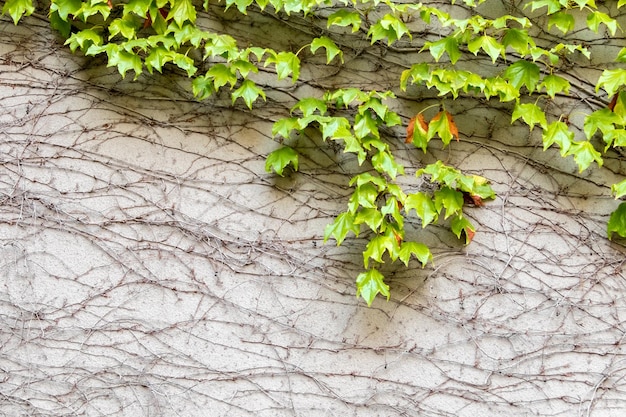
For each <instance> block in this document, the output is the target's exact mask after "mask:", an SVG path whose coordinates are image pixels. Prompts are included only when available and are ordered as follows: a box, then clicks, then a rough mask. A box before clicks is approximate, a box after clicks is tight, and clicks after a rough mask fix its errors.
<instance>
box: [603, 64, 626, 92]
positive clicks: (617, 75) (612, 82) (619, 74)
mask: <svg viewBox="0 0 626 417" xmlns="http://www.w3.org/2000/svg"><path fill="white" fill-rule="evenodd" d="M624 84H626V69H622V68H617V69H612V70H604V71H603V72H602V75H601V76H600V79H599V80H598V83H597V84H596V92H598V90H600V88H604V91H606V92H607V94H608V95H609V96H612V95H614V94H615V93H616V92H617V90H619V89H620V87H621V86H623V85H624Z"/></svg>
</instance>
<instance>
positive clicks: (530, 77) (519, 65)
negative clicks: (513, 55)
mask: <svg viewBox="0 0 626 417" xmlns="http://www.w3.org/2000/svg"><path fill="white" fill-rule="evenodd" d="M504 78H505V79H507V80H508V81H509V82H510V83H511V84H512V85H513V87H515V88H517V89H519V88H521V87H522V86H526V88H527V89H528V91H529V92H530V93H532V92H533V91H535V87H536V86H537V83H538V82H539V66H537V64H534V63H532V62H528V61H525V60H520V61H517V62H516V63H514V64H512V65H510V66H509V67H508V68H507V69H506V71H505V72H504Z"/></svg>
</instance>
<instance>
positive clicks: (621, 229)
mask: <svg viewBox="0 0 626 417" xmlns="http://www.w3.org/2000/svg"><path fill="white" fill-rule="evenodd" d="M606 232H607V234H608V236H609V240H610V239H612V237H613V233H617V234H618V235H619V236H620V237H626V203H621V204H620V205H619V206H618V207H617V210H615V211H614V212H613V213H611V217H610V218H609V222H608V224H607V226H606Z"/></svg>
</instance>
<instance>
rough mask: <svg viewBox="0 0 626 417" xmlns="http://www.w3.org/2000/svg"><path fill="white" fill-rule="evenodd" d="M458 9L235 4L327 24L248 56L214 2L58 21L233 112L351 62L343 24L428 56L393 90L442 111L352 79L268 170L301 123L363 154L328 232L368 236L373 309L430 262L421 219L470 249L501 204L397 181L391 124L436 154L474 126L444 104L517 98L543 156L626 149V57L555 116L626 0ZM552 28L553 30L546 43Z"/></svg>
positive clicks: (76, 7)
mask: <svg viewBox="0 0 626 417" xmlns="http://www.w3.org/2000/svg"><path fill="white" fill-rule="evenodd" d="M454 3H455V2H454V1H452V2H451V3H447V4H444V3H443V2H434V1H426V2H425V3H402V2H394V1H391V0H384V1H381V0H352V1H347V0H346V1H343V2H335V3H333V2H329V1H326V0H225V6H226V9H236V10H237V12H238V13H241V14H243V15H245V14H247V13H248V10H249V9H250V10H252V9H254V10H255V11H260V12H263V13H267V14H274V15H281V16H285V15H286V16H287V17H288V16H290V15H295V14H297V15H303V16H314V17H315V18H316V19H317V20H319V21H324V22H325V27H326V30H325V31H324V34H323V35H322V36H318V37H315V38H314V39H313V40H312V41H311V42H310V43H309V44H307V45H300V46H299V48H300V49H299V50H297V51H296V52H293V51H286V50H273V49H271V48H267V47H261V46H257V45H249V46H246V47H242V46H240V45H238V43H237V41H236V40H235V38H233V37H232V36H231V35H229V34H227V33H220V32H216V31H212V30H209V29H206V28H204V27H203V26H202V25H201V24H199V23H198V12H199V11H200V10H202V9H204V10H208V9H209V6H210V4H209V0H204V2H203V3H202V4H199V3H196V2H192V1H191V0H86V1H81V0H52V1H51V3H50V4H49V7H48V8H46V13H47V16H48V18H49V21H50V25H51V27H52V28H54V29H56V30H57V31H58V32H59V33H60V34H61V35H62V36H63V37H64V38H65V39H66V41H65V44H66V45H67V46H68V47H69V48H70V49H71V51H72V52H77V51H80V52H81V53H83V54H85V55H86V56H98V55H104V56H106V58H107V62H108V66H110V67H116V68H117V70H118V71H119V73H120V75H121V76H122V77H126V76H128V74H129V73H132V74H133V76H134V77H135V78H137V77H139V76H140V74H142V73H144V72H147V73H149V74H153V73H154V72H155V71H156V72H159V73H160V72H162V71H164V70H166V69H167V68H168V67H172V68H178V69H179V70H181V71H182V73H183V74H186V76H187V77H189V78H190V79H191V84H190V85H191V90H192V93H193V95H194V96H195V97H196V98H197V99H199V100H204V99H207V98H208V97H211V96H213V95H214V94H216V93H217V92H218V91H226V92H228V93H229V94H230V97H231V99H232V102H233V103H235V102H237V101H238V100H241V101H243V103H245V105H246V106H247V107H248V108H250V109H251V108H252V107H253V106H254V105H258V103H259V102H260V101H263V100H265V99H266V92H265V91H264V87H263V86H261V85H259V84H257V82H255V81H254V80H255V78H254V77H252V76H251V75H253V74H256V73H258V72H259V71H260V70H262V69H263V70H267V69H272V70H273V71H274V72H275V75H276V78H277V79H278V80H283V79H290V80H291V81H292V82H294V83H295V82H297V80H298V78H299V75H300V70H301V63H302V62H301V59H302V55H303V54H302V51H304V50H308V51H309V52H310V54H317V53H324V54H325V58H326V63H327V64H331V63H334V64H337V63H339V64H341V63H343V59H344V50H343V49H342V48H345V47H340V46H338V38H339V37H341V35H342V34H343V33H346V32H347V31H350V32H351V33H353V34H356V35H360V36H361V37H362V38H363V39H367V40H368V41H369V42H371V43H372V44H374V43H378V44H380V45H381V46H385V47H392V46H393V45H394V44H395V43H396V42H399V41H403V42H409V43H410V45H411V47H412V48H414V49H415V50H418V51H419V54H418V55H419V56H420V57H421V58H420V59H419V62H416V63H415V64H414V65H412V66H411V67H410V68H407V69H406V70H405V71H404V72H403V73H402V75H401V77H400V79H399V80H397V81H398V89H397V90H396V91H395V93H396V94H397V93H398V92H399V91H401V92H403V94H409V95H410V94H411V92H412V91H414V90H415V88H422V89H434V90H435V91H436V93H437V95H438V96H439V98H440V104H439V105H438V106H439V107H438V109H436V110H435V111H433V108H432V106H430V107H425V108H423V109H421V110H420V111H419V112H418V113H417V114H415V115H414V117H412V118H411V119H410V120H402V118H401V117H400V116H399V115H398V114H397V113H396V112H394V111H392V110H391V108H390V103H393V102H394V99H395V98H396V96H395V94H394V92H392V91H363V90H361V89H359V88H354V87H350V86H348V88H343V89H337V90H333V91H327V92H326V93H325V94H324V95H323V96H321V97H305V98H302V99H301V100H299V101H298V102H297V103H296V104H295V105H294V106H293V107H292V108H291V112H290V114H289V115H288V116H287V117H284V118H282V119H280V120H278V121H277V122H276V123H275V124H274V126H273V129H272V134H273V136H274V137H275V138H276V139H277V140H279V141H280V142H282V144H283V146H282V147H281V148H279V149H278V150H276V151H274V152H272V153H270V154H269V155H268V156H267V161H266V170H267V171H268V172H273V173H275V174H277V175H281V176H282V175H286V173H287V172H289V171H290V170H292V171H297V170H298V168H299V163H298V157H299V155H298V153H297V152H296V150H295V149H294V148H293V147H291V146H289V144H290V140H291V139H292V138H293V136H294V133H297V132H302V131H304V130H305V129H317V130H318V131H319V132H320V135H321V137H322V138H323V140H324V141H328V142H336V143H338V144H340V146H341V147H342V148H343V150H344V152H346V153H351V154H354V155H355V156H356V159H357V161H358V163H359V165H360V166H361V167H362V172H360V173H359V174H357V175H355V176H354V177H352V178H351V179H349V180H347V182H348V184H349V186H350V187H351V190H352V194H351V196H350V197H349V199H348V201H347V206H346V210H345V211H344V212H342V213H340V214H338V215H337V216H336V218H335V220H334V222H332V223H331V224H330V225H328V226H327V228H326V230H325V240H329V239H331V238H332V239H333V240H335V241H336V243H337V244H338V245H340V244H342V242H343V241H344V240H345V239H346V238H347V237H348V236H349V235H351V234H354V235H357V236H358V235H360V234H364V235H366V236H367V244H366V245H365V248H364V250H363V272H362V273H361V274H359V275H358V276H357V277H356V287H357V295H360V296H362V297H363V298H364V299H365V301H366V302H367V303H368V305H369V304H371V303H372V302H373V300H374V298H375V297H376V296H377V295H378V294H382V295H383V296H386V297H389V287H388V286H387V284H386V283H385V278H384V276H383V274H382V273H381V272H380V265H381V264H382V263H384V262H385V261H397V260H400V261H401V262H403V263H404V264H405V265H407V266H408V265H409V262H410V261H411V260H412V259H413V258H415V259H416V260H417V261H418V262H419V263H421V264H422V265H425V264H426V263H428V262H429V261H431V260H432V254H431V251H430V249H429V247H428V246H427V245H425V244H424V243H422V242H419V241H414V240H407V238H406V237H407V235H406V233H405V222H406V219H407V218H409V217H410V216H416V217H417V219H419V222H420V224H421V227H422V228H425V227H427V226H429V225H431V224H435V223H441V224H445V225H447V226H448V227H449V228H450V230H451V231H452V232H453V233H454V234H455V235H456V236H457V237H458V238H459V239H461V240H462V241H463V242H464V243H465V244H469V243H470V242H471V241H472V239H473V237H474V233H475V232H476V229H475V227H474V226H473V225H472V223H471V222H470V221H469V219H468V218H467V217H466V215H465V214H464V211H463V209H464V207H465V205H467V204H471V205H473V206H476V207H480V206H482V205H483V204H484V203H485V201H487V200H490V199H493V198H495V193H494V190H493V189H492V188H491V186H490V185H489V181H488V179H486V178H483V177H481V176H478V175H471V174H466V173H463V172H461V171H460V170H458V169H456V168H455V167H452V166H448V165H446V164H445V163H444V162H443V161H440V160H438V161H436V162H434V163H431V164H428V165H425V166H424V167H422V168H421V169H418V170H417V173H416V176H417V177H424V178H426V179H428V180H429V181H430V182H431V183H432V184H433V187H430V190H429V191H418V192H406V191H405V190H403V187H402V186H401V185H400V183H399V182H398V181H397V180H398V178H399V177H400V176H403V175H404V174H405V171H404V167H403V166H402V165H401V164H400V163H398V162H397V160H396V158H395V157H394V154H393V152H392V148H391V146H390V142H389V139H390V136H391V135H390V134H389V133H388V132H390V131H392V130H391V129H389V128H392V127H394V126H395V127H396V128H397V127H398V126H400V125H403V124H405V125H406V136H405V142H406V143H407V144H412V145H413V146H414V147H415V148H417V149H418V150H419V151H418V152H422V153H424V154H425V153H427V152H428V147H429V143H430V142H431V141H432V140H440V141H441V142H442V144H443V146H453V141H459V140H462V137H461V135H460V134H459V128H460V129H461V130H462V129H463V127H462V126H461V127H459V126H457V124H456V122H455V119H454V117H455V115H454V114H453V113H452V112H451V111H450V110H448V109H447V106H446V104H447V103H449V102H450V101H454V100H455V99H457V98H459V97H475V98H476V99H481V100H488V101H489V100H491V101H499V102H503V103H511V107H512V113H511V123H516V122H518V123H519V122H521V123H524V124H526V125H528V127H529V129H530V130H531V131H532V130H533V129H535V128H536V129H540V131H541V138H542V141H543V147H544V149H547V148H549V147H552V146H555V147H558V149H559V151H560V154H561V156H563V157H566V158H567V157H573V160H574V161H575V163H576V164H577V166H578V168H579V170H580V171H581V172H582V171H584V170H586V169H588V168H589V167H590V166H591V165H593V164H595V165H597V166H600V167H601V166H602V164H603V156H604V154H605V153H606V152H607V151H609V150H610V149H612V148H620V147H624V146H626V90H625V89H624V88H623V86H624V85H626V68H623V65H621V66H620V64H624V63H626V48H623V49H621V50H620V51H619V52H618V53H617V55H616V56H615V63H616V65H615V67H613V68H609V69H606V70H604V71H603V72H602V74H601V76H600V77H599V79H598V80H597V82H596V89H595V90H596V91H595V92H596V94H597V95H598V96H605V97H606V102H607V103H608V105H605V106H597V107H598V108H595V109H593V111H590V112H589V113H588V114H584V115H583V116H582V120H583V122H582V126H577V125H575V124H574V123H572V122H571V121H570V119H571V116H572V115H570V114H559V115H556V116H553V115H552V114H548V113H547V111H546V109H547V106H549V104H550V102H551V101H553V100H555V99H556V98H557V97H558V96H569V95H570V88H571V84H570V80H569V79H568V77H567V64H568V61H569V57H572V56H576V57H578V58H579V57H584V58H585V59H587V60H590V59H591V50H590V49H589V47H588V46H587V45H585V44H582V43H568V42H567V39H568V36H567V35H568V34H571V33H573V32H574V31H577V32H580V31H589V32H591V33H595V34H598V33H599V32H602V33H604V34H606V36H607V37H616V35H617V33H618V32H621V30H622V29H621V27H620V25H619V22H618V20H616V18H615V17H614V16H617V15H618V10H619V9H620V8H621V7H622V6H624V4H626V0H618V1H607V2H602V3H601V4H600V5H598V4H596V2H595V1H594V0H521V1H514V2H511V6H512V7H510V10H511V14H503V15H501V16H497V17H496V18H489V17H487V16H486V15H485V14H484V13H481V10H482V9H481V4H482V3H484V1H480V0H478V1H474V0H463V2H459V5H457V6H462V7H455V4H454ZM2 13H3V14H8V15H9V16H10V17H11V18H12V20H13V21H14V22H15V24H18V22H19V21H20V20H21V19H22V18H23V17H24V16H28V15H31V14H33V13H35V6H34V5H33V2H32V0H7V1H6V2H5V3H4V6H3V8H2ZM416 21H418V22H419V27H420V28H422V30H423V28H424V27H428V28H430V29H431V32H433V33H437V34H438V39H436V40H432V39H431V40H426V39H425V38H419V39H418V36H416V29H415V28H416V27H418V26H416V25H415V24H414V22H416ZM538 22H539V23H538ZM546 32H547V33H550V34H551V36H549V37H546V36H540V35H541V34H542V33H546ZM549 39H553V40H555V41H550V40H549ZM339 43H340V42H339ZM472 55H474V56H477V55H484V56H486V57H488V58H489V59H490V60H491V61H492V62H493V63H494V66H493V71H491V73H489V71H485V70H483V71H482V72H481V71H474V70H471V69H468V68H467V65H465V66H464V65H460V62H461V58H463V57H468V56H469V57H471V56H472ZM495 64H498V65H495ZM432 113H434V115H433V116H432V117H427V114H432ZM396 131H397V130H396ZM596 139H600V140H601V142H598V141H596ZM598 143H602V144H603V145H602V146H599V145H598ZM611 191H612V193H613V195H614V197H615V198H616V199H621V198H622V197H624V196H626V179H625V180H622V181H621V182H618V183H616V184H613V185H612V186H611ZM607 234H608V237H609V239H610V238H612V237H613V235H614V234H617V235H618V236H620V237H626V202H621V203H620V204H619V205H617V207H616V210H615V211H614V212H613V213H612V214H611V216H610V218H609V219H608V223H607Z"/></svg>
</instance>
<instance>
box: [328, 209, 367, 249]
mask: <svg viewBox="0 0 626 417" xmlns="http://www.w3.org/2000/svg"><path fill="white" fill-rule="evenodd" d="M354 221H355V218H354V215H353V214H352V213H350V212H345V213H341V214H340V215H339V216H337V218H336V219H335V221H334V222H332V223H331V224H329V225H328V226H326V229H325V230H324V243H326V241H328V239H329V238H330V237H331V236H332V237H334V238H335V240H336V241H337V246H339V245H341V242H343V241H344V239H345V238H346V236H347V235H348V233H350V232H353V233H354V234H355V235H356V236H358V235H359V231H360V229H361V228H360V226H359V225H358V224H356V223H355V222H354Z"/></svg>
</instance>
